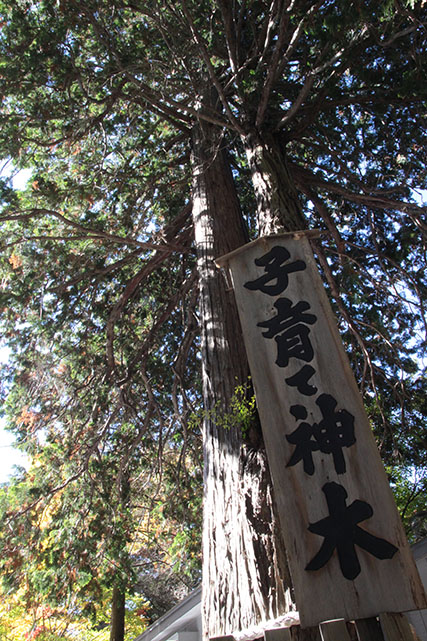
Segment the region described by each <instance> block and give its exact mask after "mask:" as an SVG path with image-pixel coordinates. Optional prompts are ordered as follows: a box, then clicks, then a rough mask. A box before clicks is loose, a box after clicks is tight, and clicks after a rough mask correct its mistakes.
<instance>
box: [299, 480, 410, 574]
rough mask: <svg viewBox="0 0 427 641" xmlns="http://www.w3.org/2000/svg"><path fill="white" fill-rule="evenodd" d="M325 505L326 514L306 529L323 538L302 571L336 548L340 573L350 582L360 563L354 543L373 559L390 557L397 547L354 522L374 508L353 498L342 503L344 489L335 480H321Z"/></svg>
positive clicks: (315, 565) (320, 564)
mask: <svg viewBox="0 0 427 641" xmlns="http://www.w3.org/2000/svg"><path fill="white" fill-rule="evenodd" d="M322 491H323V492H324V494H325V497H326V502H327V504H328V508H329V516H327V517H325V518H324V519H321V520H320V521H317V522H316V523H310V525H309V528H308V529H309V531H310V532H312V533H313V534H319V535H320V536H323V537H324V539H325V540H324V541H323V543H322V546H321V548H320V550H319V551H318V553H317V554H316V555H315V556H314V557H313V558H312V560H311V561H310V563H308V565H307V566H306V568H305V569H306V570H308V571H314V570H320V568H322V567H323V566H324V565H326V563H327V562H328V561H329V559H330V558H331V556H332V554H333V553H334V550H335V549H336V550H337V554H338V561H339V565H340V568H341V572H342V573H343V576H344V577H345V578H346V579H349V580H350V581H352V580H353V579H355V578H356V577H357V576H358V575H359V574H360V570H361V568H360V563H359V559H358V557H357V552H356V549H355V546H356V545H357V546H358V547H360V548H362V549H363V550H366V551H367V552H369V554H371V555H372V556H374V557H375V558H377V559H381V560H383V559H391V558H392V557H393V556H394V555H395V554H396V552H397V551H398V548H397V547H396V546H394V545H393V544H392V543H389V541H386V540H385V539H382V538H380V537H378V536H374V535H373V534H370V533H369V532H367V531H366V530H363V529H362V528H361V527H359V526H358V525H357V524H358V523H360V522H361V521H365V520H366V519H369V518H370V517H371V516H372V515H373V513H374V511H373V509H372V507H371V506H370V505H369V503H367V502H366V501H360V500H356V501H353V503H351V505H349V506H347V505H346V499H347V496H348V495H347V491H346V490H345V488H344V487H343V486H342V485H339V484H338V483H334V482H331V483H325V485H324V486H323V487H322Z"/></svg>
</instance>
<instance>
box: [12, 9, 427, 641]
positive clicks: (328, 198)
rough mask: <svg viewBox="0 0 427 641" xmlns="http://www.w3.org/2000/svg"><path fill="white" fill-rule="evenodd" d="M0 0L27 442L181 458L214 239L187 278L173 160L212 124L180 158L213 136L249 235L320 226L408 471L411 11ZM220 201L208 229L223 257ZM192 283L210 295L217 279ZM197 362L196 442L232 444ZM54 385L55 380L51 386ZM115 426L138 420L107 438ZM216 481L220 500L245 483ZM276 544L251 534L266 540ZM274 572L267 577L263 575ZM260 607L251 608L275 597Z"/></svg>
mask: <svg viewBox="0 0 427 641" xmlns="http://www.w3.org/2000/svg"><path fill="white" fill-rule="evenodd" d="M1 8H2V13H3V21H4V26H3V32H2V35H1V40H0V49H1V54H2V56H3V67H2V74H3V95H4V99H3V106H2V114H1V118H2V138H1V141H0V143H1V146H2V149H3V155H4V157H5V158H6V157H12V158H13V159H14V161H15V164H16V165H17V166H22V167H23V166H33V167H36V170H35V171H34V175H33V177H32V180H31V188H29V189H28V190H27V191H28V193H27V194H21V195H17V194H15V193H14V192H13V191H11V190H10V186H9V185H7V184H5V186H4V190H3V192H4V193H3V197H4V202H5V207H4V211H3V216H2V224H3V238H4V245H3V246H4V264H3V267H4V279H5V280H4V285H5V287H6V290H5V294H4V299H3V300H4V302H3V308H4V312H3V319H4V324H5V332H9V339H10V342H11V345H12V346H13V347H14V352H15V356H14V359H15V363H14V365H13V367H14V368H15V374H14V378H13V379H11V380H10V382H9V388H10V389H11V390H12V391H11V394H12V395H11V397H10V398H11V408H12V409H11V411H10V415H11V416H13V415H15V419H12V421H13V420H14V421H15V423H16V418H19V416H20V415H21V414H22V412H23V410H25V412H29V413H30V416H31V417H33V416H34V415H37V420H38V421H39V422H37V426H39V427H40V429H42V430H43V432H42V433H44V431H45V430H46V431H48V430H49V429H51V430H54V431H55V430H58V431H59V432H60V433H61V434H62V433H63V434H67V438H68V439H70V440H71V441H75V438H76V437H77V438H79V439H80V440H82V446H81V448H80V450H79V461H80V465H79V466H78V467H77V471H78V472H79V474H83V475H87V474H88V470H89V471H90V464H91V460H92V459H93V460H96V459H97V458H99V457H100V458H101V460H102V457H103V456H104V455H105V454H106V453H107V452H110V451H111V452H114V456H115V460H116V461H117V466H118V467H117V468H116V469H119V470H120V473H119V477H120V478H122V477H123V474H124V473H125V472H126V469H127V463H126V461H127V459H128V457H129V454H130V451H132V452H133V451H135V452H136V451H139V448H140V447H142V446H143V448H144V450H143V451H144V457H145V460H147V461H158V460H160V459H161V458H162V455H163V453H164V452H166V451H167V446H166V444H167V443H171V445H170V447H175V448H177V447H178V444H179V445H181V447H182V448H183V451H185V452H186V453H189V451H190V450H191V448H193V451H194V450H195V444H194V443H195V441H194V440H193V437H195V436H196V435H195V434H194V432H193V433H192V431H191V430H189V424H188V417H189V416H190V415H191V412H192V411H193V409H194V408H195V407H196V406H197V404H198V402H199V399H200V394H201V390H200V383H199V380H198V378H197V367H198V365H199V361H198V358H197V350H198V347H199V345H198V339H197V336H198V329H197V325H200V326H201V327H202V328H203V327H204V326H205V327H206V326H207V325H208V324H209V322H210V321H211V319H210V318H209V317H207V316H206V315H205V313H207V312H206V311H205V312H204V311H202V312H201V315H199V317H197V313H196V295H195V294H196V289H195V283H196V279H200V278H201V279H202V282H203V278H204V277H203V273H204V272H203V270H204V269H207V268H209V267H210V266H211V263H210V262H209V261H211V259H212V255H211V253H212V249H211V250H210V251H211V253H210V254H209V253H208V254H207V255H206V262H205V264H204V266H203V264H202V260H201V254H200V246H199V247H198V249H199V254H198V255H199V263H198V270H196V261H195V254H194V249H195V248H196V247H197V245H198V241H197V239H196V242H195V244H194V243H193V240H192V239H193V236H192V224H193V223H192V222H191V219H190V212H191V210H192V211H193V214H194V215H195V216H197V206H198V200H200V196H201V194H200V191H197V190H200V189H202V185H201V183H199V184H198V183H197V182H194V183H193V187H192V188H191V175H190V174H191V172H190V170H189V167H190V163H189V158H190V148H191V147H193V151H194V143H192V142H191V141H194V135H195V134H194V131H195V128H196V131H197V130H198V128H199V127H200V125H201V124H202V123H205V124H206V125H207V124H209V125H211V126H212V127H213V128H214V129H216V134H215V135H213V134H209V135H207V140H208V142H209V141H210V144H208V145H207V147H208V151H209V154H210V160H209V157H208V159H207V160H205V159H204V158H203V159H202V158H199V159H198V161H197V162H200V161H201V160H202V161H203V162H202V166H204V169H203V171H202V174H205V175H206V176H207V173H208V172H207V168H208V167H209V166H210V165H211V163H213V162H214V161H216V160H217V159H218V158H221V159H222V160H221V162H222V163H224V162H228V161H224V159H223V157H222V148H223V147H224V148H227V149H228V152H229V159H230V158H231V164H232V168H233V174H234V178H235V181H236V186H237V190H238V195H239V197H240V202H241V208H242V212H243V216H244V219H245V222H246V225H247V227H248V231H249V236H250V237H253V236H254V235H256V234H257V233H266V232H270V231H272V230H278V229H295V228H304V227H307V226H308V227H320V228H321V229H323V230H325V231H327V232H328V235H327V236H326V237H324V238H323V240H322V243H321V244H318V245H317V246H316V255H317V258H318V261H319V265H320V267H321V269H322V272H323V275H324V279H325V283H326V285H327V287H328V290H329V293H330V294H331V297H332V300H333V304H334V306H335V308H336V310H337V312H338V313H339V314H340V325H341V330H342V333H343V336H344V339H345V341H346V343H347V346H348V350H349V354H350V358H351V360H352V363H353V365H354V368H355V373H356V376H357V378H358V380H359V382H360V387H361V391H362V392H363V393H364V395H365V400H366V404H367V408H368V411H369V413H370V416H371V418H372V422H373V426H374V429H375V430H376V435H377V438H378V442H379V445H380V447H381V451H382V453H383V455H384V458H385V459H386V460H387V461H388V462H389V463H391V464H393V463H395V462H396V461H397V462H399V464H401V465H404V466H405V467H406V469H408V466H417V467H422V466H424V465H425V460H424V458H423V452H424V450H423V448H420V447H419V444H420V443H422V442H423V439H424V438H425V431H424V429H425V428H424V427H423V416H424V415H425V407H424V405H425V404H424V401H423V396H422V394H421V390H422V389H423V385H424V380H425V374H424V372H423V371H422V368H420V360H419V359H420V358H422V357H423V355H424V354H425V326H426V325H425V315H424V303H423V299H424V296H425V289H426V283H425V271H424V269H423V264H424V258H425V257H424V253H423V252H424V245H423V242H424V241H423V240H422V238H423V234H424V233H425V220H424V214H425V211H424V209H423V208H422V207H420V205H419V204H418V203H417V202H416V201H415V200H414V196H415V191H414V190H415V189H425V186H426V185H425V180H426V174H425V162H424V161H425V159H424V155H423V154H424V149H425V127H424V126H423V114H422V110H421V109H420V105H421V104H422V100H423V99H424V98H425V95H424V94H425V89H424V87H425V86H426V85H425V82H424V80H425V79H424V77H423V73H424V72H423V69H425V21H426V9H425V7H424V5H423V3H422V2H418V3H416V2H411V3H404V2H383V3H380V4H379V5H378V3H377V4H374V3H373V2H369V1H363V2H362V1H353V2H350V3H343V2H338V1H326V0H325V1H323V2H322V1H319V2H317V3H312V2H306V1H303V0H296V1H293V2H289V1H285V0H283V1H280V0H279V1H274V0H273V1H272V2H263V1H261V2H248V3H240V2H237V1H236V2H233V3H228V2H220V1H218V2H215V3H214V2H202V3H200V2H197V3H195V2H185V1H184V0H183V1H182V2H178V3H173V4H172V5H171V4H169V3H167V2H163V1H159V2H154V1H150V2H148V1H131V2H127V1H121V2H112V3H111V2H109V3H106V2H102V1H97V0H92V1H91V2H88V3H85V7H76V6H74V4H72V3H65V2H63V3H59V4H57V3H55V2H53V1H51V0H45V1H40V2H36V3H34V2H32V3H30V2H26V1H25V0H20V1H18V2H15V3H13V6H12V7H11V6H9V3H8V2H3V3H2V7H1ZM207 79H208V82H209V84H210V85H212V86H213V87H214V88H215V90H216V94H217V99H214V100H212V99H211V94H210V93H207V92H206V83H207ZM203 135H205V134H203ZM205 142H206V141H205ZM203 163H204V165H203ZM193 166H197V164H196V165H193ZM191 189H193V198H191ZM203 189H204V190H205V192H206V193H207V190H208V189H209V187H208V186H207V185H205V187H203ZM229 189H231V188H227V193H230V191H229ZM199 204H200V203H199ZM217 207H219V205H218V204H216V203H215V205H214V206H212V205H211V206H210V208H211V209H213V212H212V214H211V212H208V213H209V216H210V217H211V220H212V224H213V227H212V231H211V232H209V233H211V234H213V240H212V244H211V247H213V248H216V247H218V249H221V251H222V248H223V247H224V249H225V245H224V242H223V239H222V238H221V237H222V236H224V227H223V225H222V224H218V225H217V223H218V222H219V220H221V218H220V216H221V214H220V213H219V211H217ZM255 211H256V212H257V214H256V216H254V212H255ZM227 222H228V221H227ZM213 251H216V249H214V250H213ZM9 261H10V262H9ZM40 274H43V278H40ZM205 282H206V281H205ZM208 282H209V283H210V285H209V286H208V289H207V292H208V294H209V295H210V294H212V299H213V300H215V299H216V296H217V294H218V293H219V292H220V291H221V288H224V286H225V285H224V283H222V284H221V283H220V281H219V280H218V279H217V280H216V281H215V279H214V278H212V280H210V281H208ZM201 291H202V292H203V289H201ZM203 295H204V294H203ZM201 309H202V310H203V309H204V310H207V307H206V306H205V307H203V306H202V308H201ZM209 313H211V312H209ZM196 319H197V321H198V322H196ZM224 331H225V330H223V329H220V330H219V335H220V336H221V332H224ZM36 335H37V337H38V340H37V342H36V341H35V339H34V336H36ZM225 336H226V335H225V334H224V338H225ZM41 337H43V340H44V341H45V342H44V347H42V348H41V347H40V345H41V344H42V342H41ZM205 337H206V335H205ZM205 344H206V343H205ZM60 346H61V347H60ZM104 348H105V351H104ZM62 349H63V350H64V351H61V350H62ZM236 353H237V351H236ZM203 354H204V356H203V359H204V371H205V376H204V389H205V392H204V397H205V402H207V406H206V408H205V410H206V417H207V419H206V421H205V425H206V428H205V434H206V435H208V434H211V435H212V434H214V433H215V430H216V433H217V434H220V435H221V436H220V438H221V439H223V440H224V443H225V444H226V446H227V447H228V446H230V447H231V445H232V439H233V438H234V436H235V431H234V432H233V431H229V432H227V431H226V430H224V428H223V427H222V426H221V424H220V422H218V420H217V418H216V417H215V412H214V410H215V403H216V398H215V397H214V396H213V397H212V398H211V399H210V400H209V398H208V395H207V391H206V390H207V389H208V388H209V385H210V380H209V376H208V374H209V367H208V365H209V363H208V362H207V358H208V356H209V355H208V351H207V350H206V349H205V350H204V352H203ZM55 355H56V356H55ZM55 358H56V361H55V363H56V365H55V366H56V367H59V366H60V365H61V363H65V364H66V366H67V370H66V376H64V375H63V376H62V378H61V377H58V376H57V373H56V371H55V370H54V369H52V368H50V369H49V367H47V365H46V364H47V363H49V362H50V359H52V361H51V362H52V363H53V362H54V360H55ZM417 359H418V360H417ZM68 362H69V363H70V366H68ZM46 367H47V369H49V372H50V374H49V376H51V380H52V383H51V384H52V385H54V393H53V394H52V393H51V396H52V397H53V399H54V401H52V400H50V399H49V398H48V396H49V394H48V392H47V391H46V392H45V391H44V390H47V389H49V386H48V387H47V388H46V387H45V385H44V384H43V385H41V384H40V385H38V386H37V385H34V384H32V383H31V381H32V380H33V381H34V378H36V381H37V382H39V381H40V380H41V379H40V377H39V376H38V375H35V372H40V371H44V369H45V368H46ZM68 367H69V369H68ZM243 369H244V368H243ZM242 375H243V374H242V372H241V373H240V374H238V375H237V376H238V381H237V382H238V383H239V384H240V383H241V378H240V377H241V376H242ZM232 376H233V372H231V371H230V377H229V380H232ZM31 377H32V378H31ZM43 380H45V379H43ZM57 380H59V381H60V382H61V384H62V385H65V388H66V390H67V393H64V395H62V396H60V397H59V396H58V395H57V394H56V387H55V386H57V385H58V382H57ZM64 380H66V384H64ZM61 389H62V388H61ZM230 394H231V391H230V390H229V391H227V392H224V395H225V396H228V398H223V399H222V401H223V403H224V405H223V406H222V407H224V408H227V406H228V404H229V403H230ZM12 399H13V403H12ZM212 404H213V406H210V405H212ZM52 405H53V407H54V412H53V413H51V406H52ZM16 408H18V410H16ZM70 410H72V411H70ZM18 413H19V414H18ZM16 414H18V417H17V416H16ZM24 416H26V414H24ZM46 417H48V418H46ZM209 423H210V424H211V427H209ZM18 424H19V425H20V426H21V428H20V431H21V433H22V431H23V429H22V426H23V425H25V421H24V422H22V421H21V423H19V421H18ZM122 424H123V425H129V424H131V425H132V426H133V427H132V430H134V431H135V432H136V433H135V435H134V436H133V437H126V438H123V439H115V437H114V435H115V433H116V432H121V431H122V430H121V428H119V426H120V425H122ZM34 431H35V432H37V430H34ZM255 432H256V430H255ZM82 437H83V439H82ZM21 438H22V439H23V440H24V439H26V440H25V443H27V446H28V447H29V448H30V449H31V448H34V447H35V448H37V447H38V448H40V447H42V446H43V443H42V442H41V441H40V438H39V439H35V438H32V439H30V438H28V437H27V435H25V436H24V435H22V436H21ZM220 438H219V437H218V440H220ZM206 442H207V441H206V439H205V444H206ZM248 446H250V452H251V454H253V453H255V458H256V456H257V455H258V454H259V453H260V452H262V441H261V439H259V438H258V440H254V439H252V442H251V441H249V442H248V441H246V442H245V439H240V437H239V439H238V441H237V442H236V443H235V447H236V448H237V449H238V450H239V451H240V454H241V455H242V456H243V457H244V456H245V451H246V449H247V448H248ZM132 448H134V449H133V450H132ZM236 451H237V450H236ZM97 452H98V453H99V456H98V454H97ZM240 454H239V456H240ZM182 460H185V458H184V459H182ZM119 461H120V462H119ZM67 478H70V479H72V476H71V477H67ZM72 482H74V481H71V480H70V484H71V483H72ZM234 483H235V484H236V487H235V491H236V496H237V495H238V493H239V492H240V491H242V487H243V488H244V487H245V484H244V483H243V484H242V476H241V475H239V474H238V475H236V477H235V480H234ZM88 486H89V487H90V484H89V485H88ZM51 489H54V488H53V487H52V488H51ZM243 491H244V493H245V492H246V498H247V503H248V506H249V510H248V512H247V513H246V515H244V514H242V513H239V514H236V522H238V521H239V519H243V521H242V524H243V525H242V527H248V528H249V530H248V531H249V532H255V530H254V527H253V524H251V523H250V522H249V520H248V518H247V517H248V514H249V512H250V508H251V505H252V502H253V500H254V496H253V495H250V493H249V489H248V490H243ZM236 509H237V507H236ZM255 511H256V510H255ZM244 521H245V522H244ZM213 527H216V526H215V524H214V525H213ZM276 535H277V536H278V534H277V533H276V534H275V533H274V531H271V532H270V533H269V535H268V537H267V538H268V540H269V541H270V542H271V544H272V549H274V545H275V541H274V540H275V537H276ZM255 538H256V537H255V535H254V537H253V539H254V540H255ZM235 549H238V546H237V547H236V548H235ZM236 567H237V566H236ZM242 576H244V575H242ZM283 579H284V576H283V573H282V574H279V575H278V576H277V577H275V581H276V584H277V586H279V587H278V590H280V589H283ZM224 580H225V579H224ZM211 581H212V583H214V584H215V583H216V581H215V579H214V578H212V579H211ZM218 584H221V585H222V586H223V594H226V595H228V596H227V598H226V599H225V601H224V602H221V605H220V607H217V606H218V605H219V604H217V603H215V608H216V610H217V617H218V619H217V620H218V621H219V620H221V621H222V627H220V632H218V633H221V634H226V633H228V632H232V631H233V626H235V625H240V623H236V622H235V621H234V620H231V618H230V617H227V615H226V614H225V613H227V612H231V611H232V610H233V607H232V605H231V603H232V599H233V598H234V597H235V590H234V586H233V585H230V586H228V587H227V585H226V584H224V583H221V581H218ZM280 586H281V587H280ZM276 595H277V592H276V594H275V596H274V598H276ZM285 601H286V599H285ZM259 602H260V603H262V605H261V606H260V610H253V611H252V612H251V613H250V614H249V615H248V616H249V618H250V617H252V619H251V621H249V619H245V622H246V623H250V622H257V621H259V620H260V619H262V618H266V617H267V616H270V611H271V612H274V608H275V606H274V607H273V606H272V607H271V610H270V611H269V610H268V608H269V607H270V606H271V602H269V603H268V604H267V605H266V603H265V602H264V601H263V600H262V599H260V600H259ZM237 609H238V608H237ZM279 609H280V608H279ZM209 619H210V621H208V627H209V629H211V630H212V629H215V630H217V627H216V625H217V620H216V619H215V617H213V616H209Z"/></svg>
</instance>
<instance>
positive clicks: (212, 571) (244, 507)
mask: <svg viewBox="0 0 427 641" xmlns="http://www.w3.org/2000/svg"><path fill="white" fill-rule="evenodd" d="M214 132H215V130H214V129H213V128H211V127H208V126H206V125H205V124H204V125H200V126H196V127H195V130H194V136H193V154H192V166H193V217H194V227H195V240H196V247H197V256H198V269H199V281H200V325H201V333H202V359H203V395H204V404H205V419H204V460H205V471H204V488H205V489H204V530H203V531H204V534H203V597H202V602H203V621H204V634H205V636H206V637H214V636H222V635H227V634H232V633H233V632H237V631H239V630H242V629H244V628H249V627H252V626H255V625H257V624H259V623H260V622H262V621H265V620H268V619H272V618H276V617H277V616H279V615H282V614H284V613H286V612H288V611H289V610H292V609H294V605H293V601H292V595H291V589H290V587H289V585H290V581H289V574H288V568H287V562H286V556H285V553H284V545H283V541H282V538H281V534H280V529H279V528H278V526H277V520H276V517H275V510H274V503H273V495H272V489H271V480H270V475H269V470H268V465H267V460H266V456H265V451H264V448H263V444H262V438H261V435H260V431H259V429H257V428H256V426H255V425H254V427H253V429H252V430H251V433H250V435H249V439H244V437H243V435H242V429H241V426H240V425H238V424H236V423H233V422H231V424H230V425H225V424H224V416H225V415H227V414H229V412H230V400H231V398H232V397H233V394H234V392H235V388H236V386H237V385H239V384H242V383H243V384H245V383H247V381H248V371H249V370H248V364H247V359H246V353H245V349H244V346H243V340H242V335H241V329H240V323H239V320H238V314H237V309H236V305H235V301H234V295H233V292H232V291H230V290H229V288H228V287H227V285H226V281H225V279H224V277H223V275H222V274H221V273H220V272H219V270H218V269H216V267H215V265H214V259H215V258H216V257H218V256H221V255H223V254H225V253H227V252H229V251H232V250H233V249H235V248H237V247H239V246H241V245H243V244H244V243H245V242H247V234H246V232H245V229H244V226H243V220H242V216H241V212H240V208H239V203H238V199H237V196H236V193H235V188H234V184H233V179H232V174H231V171H230V168H229V165H228V163H227V159H226V156H225V153H224V151H223V149H222V148H221V139H220V138H219V136H218V134H215V133H214Z"/></svg>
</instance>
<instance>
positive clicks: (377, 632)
mask: <svg viewBox="0 0 427 641" xmlns="http://www.w3.org/2000/svg"><path fill="white" fill-rule="evenodd" d="M355 624H356V630H357V638H358V639H359V641H384V635H383V632H382V630H381V626H380V622H379V621H378V619H377V618H376V617H369V618H367V619H357V620H356V621H355Z"/></svg>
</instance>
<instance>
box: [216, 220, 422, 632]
mask: <svg viewBox="0 0 427 641" xmlns="http://www.w3.org/2000/svg"><path fill="white" fill-rule="evenodd" d="M309 235H310V232H306V233H303V232H301V233H295V234H292V233H290V234H284V235H280V236H267V237H264V238H260V239H258V240H257V241H255V242H253V243H250V244H248V245H245V246H244V247H241V248H240V249H238V250H236V251H234V252H232V253H231V254H227V255H226V256H224V257H222V258H220V259H218V260H217V264H218V265H220V266H221V267H225V268H228V269H229V270H230V273H231V277H232V281H233V287H234V291H235V296H236V300H237V305H238V309H239V315H240V321H241V325H242V331H243V334H244V340H245V345H246V350H247V354H248V359H249V365H250V369H251V375H252V379H253V384H254V388H255V394H256V399H257V405H258V411H259V415H260V419H261V424H262V429H263V434H264V440H265V445H266V449H267V456H268V461H269V465H270V471H271V475H272V479H273V486H274V490H275V498H276V502H277V507H278V511H279V518H280V522H281V527H282V530H283V532H284V538H285V543H286V547H287V553H288V560H289V565H290V569H291V574H292V579H293V584H294V589H295V596H296V601H297V607H298V609H299V613H300V619H301V624H302V625H303V626H304V627H306V626H307V627H308V626H313V625H317V624H318V623H320V622H321V621H325V620H329V619H337V618H344V619H346V620H352V619H359V618H364V617H370V616H374V615H376V614H378V613H379V612H403V611H407V610H414V609H418V608H424V607H426V596H425V593H424V589H423V587H422V584H421V581H420V578H419V576H418V572H417V569H416V567H415V563H414V561H413V559H412V555H411V552H410V549H409V545H408V543H407V540H406V536H405V534H404V532H403V528H402V525H401V522H400V518H399V515H398V513H397V509H396V506H395V503H394V499H393V496H392V493H391V490H390V487H389V484H388V481H387V477H386V475H385V472H384V469H383V466H382V463H381V459H380V456H379V453H378V450H377V447H376V443H375V439H374V437H373V434H372V431H371V428H370V425H369V422H368V419H367V416H366V413H365V410H364V407H363V403H362V400H361V397H360V394H359V390H358V388H357V385H356V382H355V380H354V377H353V374H352V372H351V369H350V365H349V363H348V360H347V356H346V354H345V352H344V349H343V346H342V342H341V338H340V335H339V333H338V329H337V325H336V320H335V318H334V316H333V314H332V311H331V309H330V306H329V301H328V299H327V297H326V294H325V291H324V288H323V284H322V282H321V279H320V276H319V273H318V271H317V268H316V265H315V262H314V258H313V254H312V252H311V248H310V244H309V241H308V236H309Z"/></svg>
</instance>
